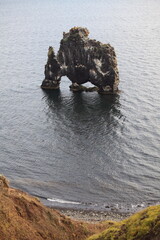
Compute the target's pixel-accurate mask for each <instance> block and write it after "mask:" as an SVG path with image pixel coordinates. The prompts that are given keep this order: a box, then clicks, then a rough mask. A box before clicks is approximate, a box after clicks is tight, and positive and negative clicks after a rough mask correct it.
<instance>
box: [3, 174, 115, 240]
mask: <svg viewBox="0 0 160 240" xmlns="http://www.w3.org/2000/svg"><path fill="white" fill-rule="evenodd" d="M109 224H112V223H106V224H87V223H83V222H78V221H74V220H71V219H70V218H67V217H65V216H64V215H62V214H60V213H59V212H58V211H56V210H53V209H50V208H47V207H45V206H44V205H43V204H41V203H40V201H39V200H38V199H36V198H34V197H32V196H30V195H28V194H26V193H24V192H22V191H20V190H17V189H13V188H10V187H9V185H8V182H7V180H6V178H5V177H3V176H0V240H44V239H46V240H81V239H86V238H87V237H88V236H91V235H92V234H94V233H96V232H100V231H102V230H104V229H105V228H106V227H107V226H108V225H109Z"/></svg>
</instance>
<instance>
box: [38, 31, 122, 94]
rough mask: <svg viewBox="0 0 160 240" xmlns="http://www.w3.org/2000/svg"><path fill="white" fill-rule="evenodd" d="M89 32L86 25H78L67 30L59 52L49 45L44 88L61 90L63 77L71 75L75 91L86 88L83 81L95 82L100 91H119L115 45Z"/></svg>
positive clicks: (72, 86) (72, 88)
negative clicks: (104, 41) (97, 38)
mask: <svg viewBox="0 0 160 240" xmlns="http://www.w3.org/2000/svg"><path fill="white" fill-rule="evenodd" d="M88 35H89V31H88V30H87V29H86V28H80V27H75V28H72V29H70V31H69V32H68V33H63V39H62V40H61V43H60V48H59V51H58V53H57V55H55V53H54V50H53V47H49V50H48V61H47V64H46V65H45V79H44V81H43V82H42V85H41V87H42V88H43V89H58V88H59V85H60V81H61V77H62V76H67V77H68V78H69V79H70V80H71V82H72V85H71V87H70V88H71V90H73V91H83V90H85V89H86V88H84V87H83V86H82V85H81V84H83V83H86V82H91V83H92V84H93V85H95V86H96V87H97V90H98V92H99V93H104V94H105V93H106V94H108V93H111V94H113V93H117V91H118V84H119V73H118V68H117V59H116V54H115V51H114V48H113V47H112V46H111V45H110V44H102V43H100V42H99V41H96V40H93V39H89V38H88Z"/></svg>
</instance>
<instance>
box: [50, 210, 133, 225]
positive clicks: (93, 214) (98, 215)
mask: <svg viewBox="0 0 160 240" xmlns="http://www.w3.org/2000/svg"><path fill="white" fill-rule="evenodd" d="M51 208H52V209H55V210H58V211H59V212H60V213H62V214H64V215H65V216H67V217H69V218H71V219H74V220H77V221H84V222H92V223H96V222H102V221H116V222H118V221H121V220H124V219H125V218H128V217H130V216H131V215H132V214H133V213H131V212H127V213H121V212H118V211H116V212H115V211H97V210H82V209H70V208H63V207H51Z"/></svg>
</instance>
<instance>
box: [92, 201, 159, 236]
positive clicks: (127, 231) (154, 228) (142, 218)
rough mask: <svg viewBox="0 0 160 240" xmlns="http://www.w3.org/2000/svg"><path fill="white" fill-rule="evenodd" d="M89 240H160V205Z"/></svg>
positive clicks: (139, 213)
mask: <svg viewBox="0 0 160 240" xmlns="http://www.w3.org/2000/svg"><path fill="white" fill-rule="evenodd" d="M88 240H160V205H158V206H151V207H148V208H146V209H145V210H143V211H141V212H138V213H136V214H134V215H133V216H131V217H129V218H128V219H126V220H123V221H121V222H119V223H114V224H113V225H112V226H111V227H109V228H108V229H107V230H105V231H103V232H102V233H100V234H97V235H94V236H92V237H90V238H88Z"/></svg>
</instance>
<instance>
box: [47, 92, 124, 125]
mask: <svg viewBox="0 0 160 240" xmlns="http://www.w3.org/2000/svg"><path fill="white" fill-rule="evenodd" d="M44 94H45V100H46V103H47V111H48V113H47V112H46V113H47V115H49V116H50V117H53V116H54V117H55V115H56V119H59V123H60V122H62V121H63V120H64V119H65V121H69V122H72V126H74V125H75V126H78V125H79V126H80V125H81V124H83V125H84V126H85V125H86V123H87V122H90V127H89V128H91V127H94V125H99V124H103V123H105V125H108V126H109V125H110V124H111V125H117V124H118V122H119V119H120V118H121V121H123V120H124V117H123V115H122V113H121V110H120V107H121V105H120V102H119V98H120V96H119V95H95V94H83V93H80V92H79V93H77V94H72V95H69V96H67V97H63V94H61V91H60V90H58V91H55V92H53V91H49V90H48V91H44ZM64 124H65V123H64ZM84 126H83V127H84Z"/></svg>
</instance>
